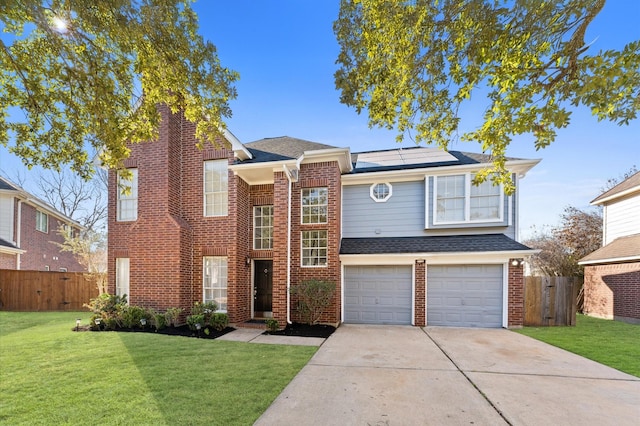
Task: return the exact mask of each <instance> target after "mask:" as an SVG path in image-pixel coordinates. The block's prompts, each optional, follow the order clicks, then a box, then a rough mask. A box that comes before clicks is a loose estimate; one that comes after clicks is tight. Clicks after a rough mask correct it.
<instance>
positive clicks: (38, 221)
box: [36, 210, 49, 234]
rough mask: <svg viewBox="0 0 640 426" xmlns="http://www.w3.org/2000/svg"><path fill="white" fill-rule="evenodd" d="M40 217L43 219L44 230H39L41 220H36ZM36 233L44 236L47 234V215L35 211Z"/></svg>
mask: <svg viewBox="0 0 640 426" xmlns="http://www.w3.org/2000/svg"><path fill="white" fill-rule="evenodd" d="M42 217H44V218H45V221H44V225H45V226H44V227H45V229H40V225H42V223H41V222H42V220H41V219H40V220H39V219H38V218H42ZM36 231H40V232H43V233H45V234H48V233H49V215H48V214H47V213H45V212H43V211H41V210H36Z"/></svg>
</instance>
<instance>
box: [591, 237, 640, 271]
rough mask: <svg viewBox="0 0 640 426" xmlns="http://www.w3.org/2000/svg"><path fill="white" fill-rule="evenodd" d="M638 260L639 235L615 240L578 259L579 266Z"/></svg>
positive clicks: (639, 254) (639, 255)
mask: <svg viewBox="0 0 640 426" xmlns="http://www.w3.org/2000/svg"><path fill="white" fill-rule="evenodd" d="M635 260H640V234H634V235H628V236H626V237H620V238H616V239H615V240H613V241H612V242H610V243H609V244H607V245H606V246H604V247H602V248H599V249H598V250H596V251H594V252H593V253H591V254H590V255H587V256H585V257H583V258H582V259H580V262H579V264H580V265H591V264H596V263H620V262H630V261H635Z"/></svg>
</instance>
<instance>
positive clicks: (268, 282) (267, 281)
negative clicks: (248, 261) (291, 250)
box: [253, 260, 273, 317]
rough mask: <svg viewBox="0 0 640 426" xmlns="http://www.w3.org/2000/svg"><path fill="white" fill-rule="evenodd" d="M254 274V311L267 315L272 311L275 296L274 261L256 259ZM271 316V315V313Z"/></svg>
mask: <svg viewBox="0 0 640 426" xmlns="http://www.w3.org/2000/svg"><path fill="white" fill-rule="evenodd" d="M253 262H254V263H253V265H254V275H253V290H254V291H253V294H254V300H253V311H254V314H255V316H257V317H259V316H265V313H266V312H269V313H271V300H272V297H273V261H272V260H254V261H253ZM269 316H270V315H269Z"/></svg>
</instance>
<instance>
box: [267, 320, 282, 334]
mask: <svg viewBox="0 0 640 426" xmlns="http://www.w3.org/2000/svg"><path fill="white" fill-rule="evenodd" d="M265 324H266V326H267V330H269V331H278V329H279V328H280V324H278V320H277V319H275V318H269V319H268V320H266V321H265Z"/></svg>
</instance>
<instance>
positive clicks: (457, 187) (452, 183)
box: [434, 174, 503, 224]
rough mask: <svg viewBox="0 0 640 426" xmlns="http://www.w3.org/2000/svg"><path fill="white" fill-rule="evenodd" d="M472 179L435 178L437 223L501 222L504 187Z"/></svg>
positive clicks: (467, 176)
mask: <svg viewBox="0 0 640 426" xmlns="http://www.w3.org/2000/svg"><path fill="white" fill-rule="evenodd" d="M472 180H473V175H471V174H464V175H454V176H436V177H435V184H434V188H435V195H434V200H435V202H434V223H435V224H449V223H474V222H497V221H502V214H503V197H502V185H500V186H494V185H493V184H492V182H491V181H485V182H484V183H482V184H480V185H478V186H475V185H473V184H472V183H471V181H472Z"/></svg>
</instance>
